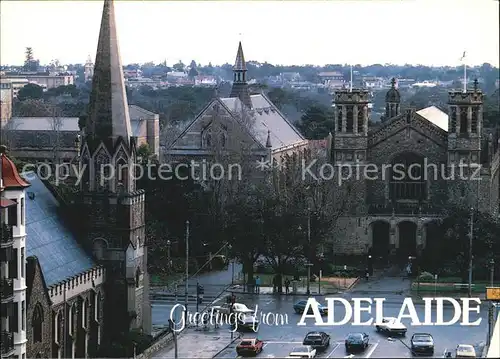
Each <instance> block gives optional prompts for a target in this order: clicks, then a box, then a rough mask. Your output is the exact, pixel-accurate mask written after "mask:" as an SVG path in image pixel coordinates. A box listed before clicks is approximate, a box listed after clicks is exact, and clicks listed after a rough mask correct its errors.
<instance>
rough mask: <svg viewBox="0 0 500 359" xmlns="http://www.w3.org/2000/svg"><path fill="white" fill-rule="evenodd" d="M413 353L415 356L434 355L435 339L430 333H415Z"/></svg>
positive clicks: (412, 345) (412, 340) (412, 338)
mask: <svg viewBox="0 0 500 359" xmlns="http://www.w3.org/2000/svg"><path fill="white" fill-rule="evenodd" d="M411 351H412V353H413V354H416V355H417V354H430V355H434V338H433V337H432V335H430V334H428V333H415V334H413V335H412V337H411Z"/></svg>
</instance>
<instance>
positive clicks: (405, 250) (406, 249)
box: [398, 221, 417, 259]
mask: <svg viewBox="0 0 500 359" xmlns="http://www.w3.org/2000/svg"><path fill="white" fill-rule="evenodd" d="M398 232H399V236H398V237H399V238H398V239H399V247H398V256H399V257H400V258H402V259H404V258H408V257H409V256H416V255H417V224H416V223H414V222H410V221H403V222H400V223H399V224H398Z"/></svg>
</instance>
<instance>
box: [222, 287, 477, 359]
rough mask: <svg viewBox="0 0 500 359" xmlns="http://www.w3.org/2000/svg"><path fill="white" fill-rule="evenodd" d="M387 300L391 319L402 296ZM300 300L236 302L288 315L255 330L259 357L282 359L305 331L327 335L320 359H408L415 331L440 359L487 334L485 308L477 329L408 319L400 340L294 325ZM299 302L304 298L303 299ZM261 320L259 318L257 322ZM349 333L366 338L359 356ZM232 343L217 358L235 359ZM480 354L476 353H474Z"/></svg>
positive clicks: (367, 329) (353, 328)
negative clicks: (350, 346) (348, 348)
mask: <svg viewBox="0 0 500 359" xmlns="http://www.w3.org/2000/svg"><path fill="white" fill-rule="evenodd" d="M352 296H354V297H359V295H352ZM352 296H351V295H345V296H344V298H346V299H350V298H351V297H352ZM385 297H386V298H387V302H388V303H387V304H386V305H385V306H384V316H394V317H397V316H398V313H399V310H400V308H401V303H402V301H403V297H402V296H398V295H393V296H385ZM299 299H301V298H300V297H292V296H290V297H284V296H282V297H275V298H270V297H258V296H246V297H245V298H240V299H239V300H240V301H241V302H243V303H245V304H247V305H248V306H250V307H255V306H256V305H258V310H259V313H260V314H261V315H262V314H267V313H282V314H285V313H286V314H288V324H285V325H274V323H268V324H267V325H266V324H265V323H264V322H262V325H261V327H260V328H259V331H258V335H257V336H258V337H259V338H260V339H262V340H264V341H265V342H266V343H267V345H266V347H265V348H264V351H263V352H262V353H261V354H259V357H267V358H274V357H276V358H277V357H284V356H286V355H288V353H289V352H290V351H291V349H292V348H293V347H294V346H297V345H301V344H302V340H303V338H304V336H305V335H306V334H307V332H309V331H314V330H323V331H325V332H327V333H328V334H329V335H330V336H331V342H332V344H331V346H330V348H328V350H327V351H326V352H324V353H321V355H318V357H323V358H344V357H353V358H356V357H359V358H369V357H373V358H377V357H403V358H411V357H412V353H411V352H410V350H409V349H408V347H407V346H409V345H410V338H411V336H412V334H414V333H416V332H425V333H430V334H431V335H433V336H434V339H435V357H442V356H443V353H444V352H445V351H446V350H447V349H448V350H450V351H453V350H454V348H455V347H456V346H457V345H458V344H460V343H465V344H469V343H470V344H473V345H475V346H476V348H477V349H478V350H479V349H480V347H481V346H482V345H484V343H482V342H484V341H485V339H486V332H487V319H486V318H487V309H486V307H485V306H483V308H482V309H481V312H480V314H479V315H478V314H475V315H474V314H471V320H473V319H475V318H477V317H478V316H480V317H481V318H483V321H482V323H481V325H480V326H477V327H472V326H468V327H461V326H460V325H459V324H455V325H452V326H448V327H443V326H441V327H435V326H420V327H411V326H410V324H409V321H408V320H405V319H403V323H405V325H407V327H408V333H407V336H406V337H403V338H401V339H399V338H397V339H393V338H390V337H389V336H387V335H384V334H379V333H377V332H376V331H375V329H374V328H373V326H361V327H356V326H352V325H344V326H335V327H323V328H321V327H317V326H314V324H313V323H312V320H309V321H308V323H307V325H306V326H297V323H298V322H299V320H300V315H298V314H294V312H293V308H292V307H293V303H295V301H297V300H299ZM303 299H306V297H304V298H303ZM319 300H320V302H324V299H323V298H320V299H319ZM342 308H343V307H342V306H341V305H339V306H338V307H337V306H336V308H335V319H336V320H340V319H341V318H342V317H343V316H344V311H343V309H342ZM416 310H417V313H418V315H419V316H420V317H421V318H423V315H424V306H423V305H417V306H416ZM444 310H445V314H444V319H445V320H449V319H451V317H452V310H451V307H445V309H444ZM370 317H371V315H370V314H368V313H363V314H362V315H361V320H366V319H368V318H370ZM261 320H262V319H261ZM350 332H366V333H367V334H369V335H370V346H369V348H367V349H366V350H365V351H364V352H363V353H360V354H357V355H349V354H347V353H346V352H345V349H344V339H345V337H346V336H347V334H348V333H350ZM244 337H249V338H250V337H255V334H253V333H244ZM236 344H237V343H235V344H234V345H231V346H230V347H229V348H227V349H226V350H224V351H223V352H222V353H220V354H219V355H218V356H217V358H236V357H237V355H236V352H235V347H236ZM478 352H480V351H478Z"/></svg>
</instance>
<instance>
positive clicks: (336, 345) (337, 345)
mask: <svg viewBox="0 0 500 359" xmlns="http://www.w3.org/2000/svg"><path fill="white" fill-rule="evenodd" d="M338 347H340V344H338V343H335V348H333V350H332V351H331V352H330V354H328V355H327V356H326V357H327V358H329V357H330V356H331V355H332V354H333V352H334V351H335V350H337V349H338Z"/></svg>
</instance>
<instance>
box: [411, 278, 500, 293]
mask: <svg viewBox="0 0 500 359" xmlns="http://www.w3.org/2000/svg"><path fill="white" fill-rule="evenodd" d="M455 284H462V279H461V278H457V277H448V278H446V277H443V278H441V280H439V278H438V281H437V283H434V281H420V283H419V282H418V281H417V280H414V281H413V283H412V287H411V289H412V291H413V292H416V291H419V292H456V293H461V292H467V291H468V286H467V285H464V286H463V287H460V286H456V285H455ZM472 284H473V285H472V288H471V291H472V292H473V293H486V287H489V286H490V282H489V281H475V282H473V283H472ZM498 286H500V283H494V287H498Z"/></svg>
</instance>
